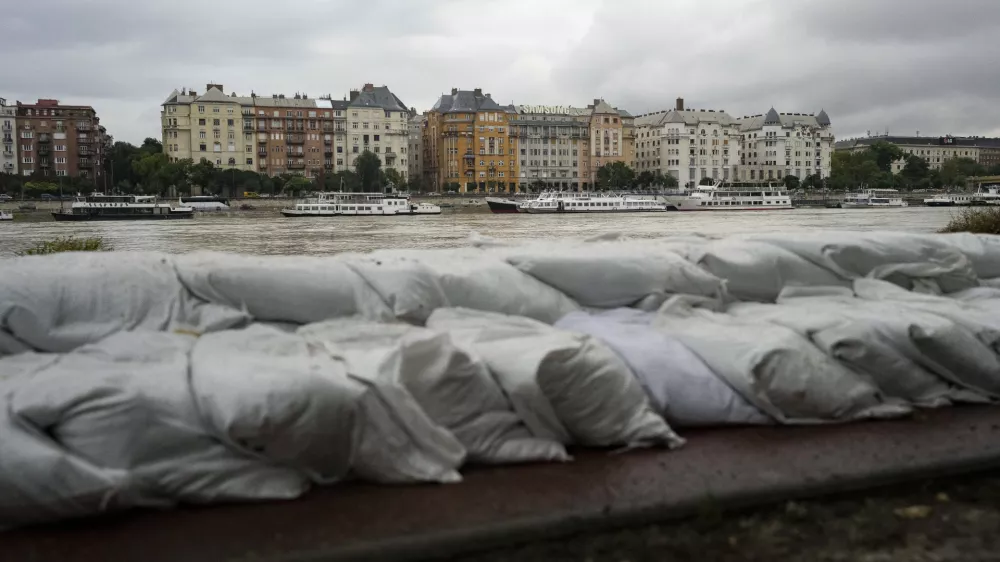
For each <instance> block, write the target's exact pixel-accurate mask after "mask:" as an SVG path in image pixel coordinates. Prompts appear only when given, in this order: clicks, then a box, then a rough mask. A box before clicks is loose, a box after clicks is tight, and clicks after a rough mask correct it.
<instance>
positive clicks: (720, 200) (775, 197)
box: [667, 181, 795, 211]
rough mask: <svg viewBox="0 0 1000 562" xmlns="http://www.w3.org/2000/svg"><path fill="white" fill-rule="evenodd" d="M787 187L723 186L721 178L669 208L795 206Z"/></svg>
mask: <svg viewBox="0 0 1000 562" xmlns="http://www.w3.org/2000/svg"><path fill="white" fill-rule="evenodd" d="M784 189H785V188H784V186H781V187H778V186H766V185H761V186H756V187H751V188H737V187H733V186H730V187H723V185H722V181H716V182H715V183H714V184H712V185H703V186H699V187H698V188H696V189H695V190H694V191H693V192H692V193H691V194H690V195H689V196H688V197H686V198H684V199H681V200H680V201H678V202H676V203H671V204H670V205H668V206H667V210H669V211H780V210H787V209H794V208H795V207H794V206H793V205H792V198H791V196H790V195H789V194H788V192H787V191H784Z"/></svg>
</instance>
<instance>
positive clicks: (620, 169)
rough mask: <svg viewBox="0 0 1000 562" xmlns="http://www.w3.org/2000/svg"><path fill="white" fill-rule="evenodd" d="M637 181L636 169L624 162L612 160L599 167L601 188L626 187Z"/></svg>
mask: <svg viewBox="0 0 1000 562" xmlns="http://www.w3.org/2000/svg"><path fill="white" fill-rule="evenodd" d="M633 183H635V171H634V170H633V169H632V168H629V167H628V165H627V164H625V163H624V162H612V163H610V164H605V165H603V166H601V167H600V168H598V169H597V185H598V188H599V189H626V188H628V187H629V186H630V185H632V184H633Z"/></svg>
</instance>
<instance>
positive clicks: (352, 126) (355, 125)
mask: <svg viewBox="0 0 1000 562" xmlns="http://www.w3.org/2000/svg"><path fill="white" fill-rule="evenodd" d="M355 115H357V114H355ZM351 128H352V129H357V128H358V124H357V123H351Z"/></svg>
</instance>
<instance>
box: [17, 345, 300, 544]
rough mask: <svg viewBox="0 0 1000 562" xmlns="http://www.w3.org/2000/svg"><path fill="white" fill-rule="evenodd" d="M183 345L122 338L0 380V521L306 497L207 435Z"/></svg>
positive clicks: (272, 469) (296, 484)
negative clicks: (0, 401)
mask: <svg viewBox="0 0 1000 562" xmlns="http://www.w3.org/2000/svg"><path fill="white" fill-rule="evenodd" d="M193 344H194V338H193V337H191V336H185V335H177V334H170V333H157V332H120V333H117V334H113V335H111V336H109V337H108V338H105V339H104V340H102V341H101V342H99V343H96V344H89V345H85V346H82V347H80V348H78V349H77V350H75V351H73V352H71V353H68V354H65V355H64V356H62V357H61V358H60V359H59V360H58V361H52V360H51V357H49V356H44V355H36V356H34V359H35V360H36V361H37V365H38V367H37V368H36V369H34V370H32V371H31V372H30V373H29V372H27V371H25V370H23V369H22V375H21V376H20V377H18V378H17V379H8V380H7V381H0V385H2V387H3V392H2V393H0V395H2V396H3V397H4V401H3V408H2V412H0V521H2V522H4V523H7V524H12V525H16V524H26V523H33V522H38V521H50V520H56V519H62V518H68V517H79V516H85V515H93V514H97V513H101V512H105V511H110V510H114V509H123V508H128V507H136V506H147V507H163V506H169V505H172V504H175V503H177V502H195V503H211V502H218V501H237V500H240V501H246V500H265V499H288V498H294V497H297V496H298V495H300V494H301V493H302V492H303V491H305V490H306V488H307V486H308V481H307V480H306V479H305V478H304V477H303V476H302V475H301V474H299V473H298V472H296V471H292V470H287V469H282V468H279V467H276V466H273V465H271V464H268V463H264V462H260V461H258V460H256V459H254V458H252V457H248V456H244V455H242V454H240V453H239V452H237V451H235V450H231V449H229V448H227V447H225V446H224V445H222V444H221V443H219V442H218V441H217V440H216V439H214V438H213V437H212V436H211V435H210V434H209V433H208V432H207V431H205V429H204V427H203V426H202V424H201V420H200V418H199V416H198V413H197V411H196V410H195V407H194V404H193V402H192V397H191V391H190V388H189V386H188V368H189V352H190V350H191V347H192V345H193ZM26 358H28V356H15V357H13V358H4V359H0V369H3V370H4V371H9V370H12V369H11V368H12V367H18V366H19V367H22V368H23V367H24V366H25V364H26V361H25V359H26ZM5 382H6V384H5Z"/></svg>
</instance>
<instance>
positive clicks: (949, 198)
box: [924, 193, 973, 207]
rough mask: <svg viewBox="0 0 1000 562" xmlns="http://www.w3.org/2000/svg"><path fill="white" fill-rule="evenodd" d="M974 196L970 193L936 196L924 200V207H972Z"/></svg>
mask: <svg viewBox="0 0 1000 562" xmlns="http://www.w3.org/2000/svg"><path fill="white" fill-rule="evenodd" d="M972 199H973V195H971V194H969V193H946V194H943V195H935V196H934V197H928V198H927V199H924V205H927V206H928V207H954V206H956V205H960V206H965V205H972V203H973V201H972Z"/></svg>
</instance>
